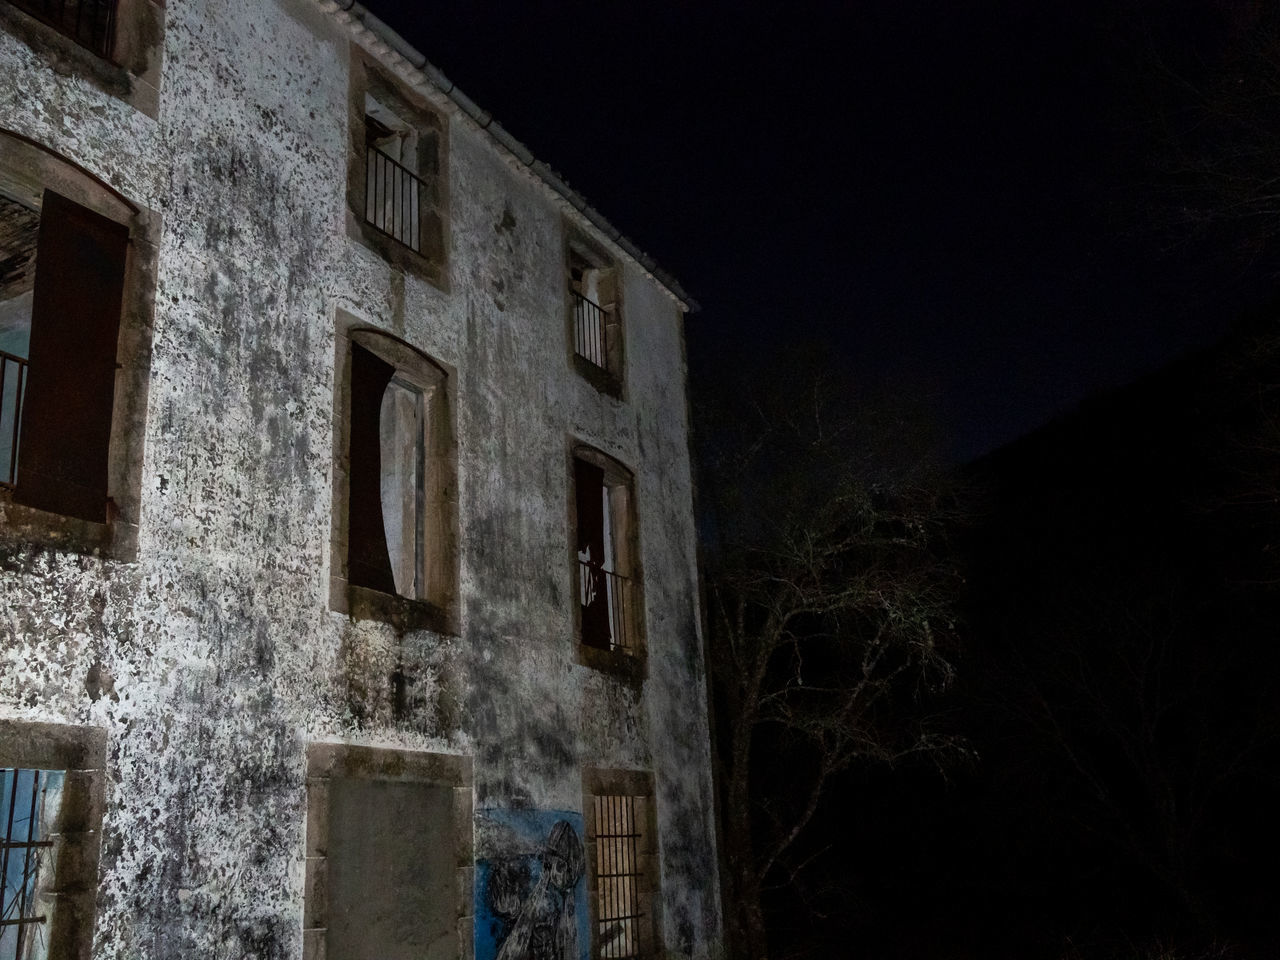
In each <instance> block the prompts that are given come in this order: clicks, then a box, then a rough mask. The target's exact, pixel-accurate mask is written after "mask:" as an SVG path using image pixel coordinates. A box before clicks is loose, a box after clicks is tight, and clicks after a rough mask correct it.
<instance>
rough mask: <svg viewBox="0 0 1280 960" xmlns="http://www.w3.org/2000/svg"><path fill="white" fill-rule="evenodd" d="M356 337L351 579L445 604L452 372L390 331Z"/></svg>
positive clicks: (449, 561)
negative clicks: (393, 336) (398, 338)
mask: <svg viewBox="0 0 1280 960" xmlns="http://www.w3.org/2000/svg"><path fill="white" fill-rule="evenodd" d="M352 337H353V338H352V339H351V340H350V341H349V343H350V358H351V365H350V379H349V381H348V387H347V402H348V404H349V406H348V408H347V417H348V419H347V431H348V432H347V443H346V453H347V456H346V458H345V462H346V468H347V469H346V476H347V485H346V491H345V493H346V500H347V511H346V513H347V516H346V531H345V532H346V538H345V539H346V544H345V547H346V557H347V562H346V581H347V584H348V585H349V586H352V587H362V588H365V589H367V590H374V591H377V592H378V593H382V594H387V595H391V596H398V597H404V598H405V599H408V600H416V601H425V602H427V603H430V604H433V605H435V606H436V607H438V608H439V609H440V610H442V611H444V610H447V609H448V608H449V606H450V603H451V601H452V598H453V589H454V588H453V584H454V582H455V581H454V579H453V578H454V577H455V576H456V574H455V572H454V567H453V559H454V553H453V549H454V548H453V543H454V537H456V533H455V532H454V531H455V528H454V523H455V517H456V513H455V506H454V503H455V501H454V499H453V496H454V494H453V484H454V479H453V478H454V477H455V476H456V473H455V472H454V471H455V467H454V461H453V459H452V458H453V453H452V436H453V434H452V429H451V426H450V424H451V420H450V413H449V397H448V382H447V381H448V374H447V373H446V371H444V370H443V369H442V368H440V367H438V366H437V365H436V364H435V363H434V362H432V361H431V360H429V359H428V358H426V357H424V356H422V355H421V354H419V353H417V351H415V350H413V349H412V348H410V347H408V346H407V345H406V344H403V343H400V342H399V341H396V340H394V339H392V338H390V337H387V336H385V335H382V334H379V333H375V332H373V331H363V330H360V331H355V332H354V333H353V335H352Z"/></svg>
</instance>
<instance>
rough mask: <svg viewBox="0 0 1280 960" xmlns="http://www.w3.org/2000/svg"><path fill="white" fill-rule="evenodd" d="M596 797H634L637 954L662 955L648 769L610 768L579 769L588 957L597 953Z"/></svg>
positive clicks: (655, 824) (652, 799)
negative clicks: (637, 825) (638, 828)
mask: <svg viewBox="0 0 1280 960" xmlns="http://www.w3.org/2000/svg"><path fill="white" fill-rule="evenodd" d="M601 796H626V797H633V798H635V799H636V800H637V801H638V803H637V806H639V807H640V808H641V809H640V810H638V811H637V819H641V821H642V827H641V838H640V839H641V842H640V843H639V845H638V846H639V850H638V859H639V862H640V875H641V877H642V880H641V885H640V893H639V897H638V901H639V906H640V911H641V913H642V914H643V915H644V917H645V918H647V922H645V923H642V924H641V925H640V935H641V943H640V954H639V956H640V957H641V958H656V957H659V956H662V955H663V954H662V949H661V946H662V895H661V893H662V877H661V869H660V862H659V858H658V851H659V844H658V811H657V801H656V799H655V793H654V778H653V773H652V772H650V771H648V770H624V769H618V768H610V767H592V766H587V767H583V770H582V818H583V833H584V834H585V837H584V838H583V839H584V843H585V847H586V860H587V884H588V886H587V915H588V918H589V922H590V927H591V958H592V960H596V958H598V957H599V956H600V941H599V938H600V923H599V921H598V919H597V918H598V917H599V915H600V889H599V878H598V877H597V875H596V874H597V866H596V839H595V838H596V822H595V803H594V799H595V798H596V797H601Z"/></svg>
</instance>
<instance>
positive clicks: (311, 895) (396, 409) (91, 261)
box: [0, 0, 721, 960]
mask: <svg viewBox="0 0 1280 960" xmlns="http://www.w3.org/2000/svg"><path fill="white" fill-rule="evenodd" d="M0 76H2V77H3V79H2V80H0V831H3V836H2V837H0V841H2V845H0V960H19V958H20V960H37V958H45V957H48V958H53V960H68V958H76V960H80V958H90V957H92V958H95V960H144V958H178V957H191V958H196V957H199V958H258V960H267V958H272V960H276V958H279V960H285V958H289V960H297V958H303V957H306V958H326V957H327V958H329V960H348V958H352V960H354V958H361V960H363V958H373V957H377V958H379V960H408V958H414V960H418V958H430V960H443V958H451V957H465V958H472V957H474V958H475V960H494V958H501V960H523V958H531V960H532V958H537V960H542V958H555V960H571V958H579V957H581V958H587V957H658V956H681V957H714V956H717V955H719V954H720V953H721V946H720V943H721V917H720V900H719V896H720V895H719V882H718V871H717V855H716V843H715V829H714V817H713V809H712V783H711V773H710V759H709V758H710V746H709V731H708V717H707V705H706V689H705V681H704V661H703V654H702V638H701V628H700V612H699V598H698V590H697V567H696V543H695V533H694V526H693V508H692V482H691V474H690V464H689V450H688V422H687V409H686V392H685V364H684V354H683V322H684V314H685V312H686V311H687V310H688V309H689V306H690V302H689V299H688V297H687V296H686V295H685V294H684V293H683V292H682V290H681V289H680V287H679V285H678V284H677V283H676V282H675V281H674V280H673V279H672V278H670V277H668V276H666V275H665V274H663V273H662V272H661V271H659V270H658V269H657V267H656V266H655V265H654V264H653V263H652V261H650V260H649V259H648V258H647V257H646V256H645V255H643V254H641V253H640V252H639V251H638V250H637V249H636V248H635V247H634V246H633V245H632V244H631V243H630V242H629V241H628V240H626V239H625V238H624V237H622V236H621V235H620V234H619V233H618V232H617V231H616V230H615V229H614V228H612V227H611V226H610V225H609V224H608V223H607V221H605V220H604V219H603V218H602V217H601V216H600V215H599V214H597V213H596V212H595V211H594V210H592V209H591V208H590V207H588V206H587V205H586V204H585V203H584V201H583V200H582V198H581V197H579V196H578V195H576V194H575V193H574V192H573V191H571V190H570V189H569V188H568V187H567V186H566V185H565V184H564V183H563V182H561V181H560V180H559V179H557V177H556V175H555V174H554V173H552V171H551V170H550V169H549V168H547V167H546V166H544V165H543V164H542V163H541V162H540V161H538V160H535V159H534V158H533V157H532V156H531V155H530V154H529V152H528V151H527V150H526V149H525V147H524V146H523V145H521V144H520V143H519V142H518V141H516V140H514V139H513V138H512V137H511V136H510V135H509V134H508V133H506V131H505V130H504V129H503V128H501V127H500V126H499V125H498V124H497V123H495V122H493V121H492V119H491V118H490V117H489V116H488V114H486V113H484V112H483V111H481V110H480V109H479V108H478V107H476V105H475V104H474V103H472V102H471V101H470V100H469V99H468V98H467V97H466V96H465V95H463V94H462V93H461V92H460V91H458V90H457V89H455V88H453V87H452V85H451V84H450V83H449V82H448V81H447V80H446V79H445V78H444V77H443V76H441V75H440V74H439V73H438V72H437V71H436V70H435V69H434V68H433V67H432V66H431V65H430V64H428V63H427V62H426V61H425V59H424V58H423V57H422V56H421V55H420V54H418V53H417V52H416V51H415V50H414V49H412V48H411V47H409V46H408V45H407V44H406V43H405V42H404V41H403V40H401V39H400V38H399V37H398V36H396V35H395V34H394V33H393V32H391V31H390V30H389V29H388V28H386V27H385V26H384V25H383V24H381V23H380V22H379V21H378V20H376V19H375V18H374V17H373V16H372V15H371V14H370V13H369V12H368V11H367V10H365V9H364V8H363V7H361V6H360V5H359V4H356V3H354V2H352V0H338V2H333V0H169V2H168V3H165V2H164V0H0Z"/></svg>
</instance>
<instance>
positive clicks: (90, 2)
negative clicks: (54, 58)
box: [9, 0, 117, 60]
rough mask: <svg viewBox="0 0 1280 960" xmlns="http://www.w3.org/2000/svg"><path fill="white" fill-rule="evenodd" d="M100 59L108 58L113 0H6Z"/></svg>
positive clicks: (112, 32) (113, 31)
mask: <svg viewBox="0 0 1280 960" xmlns="http://www.w3.org/2000/svg"><path fill="white" fill-rule="evenodd" d="M9 2H10V3H12V4H13V5H14V6H15V7H17V8H18V9H19V10H25V11H26V12H27V13H29V14H31V16H33V17H35V18H36V19H37V20H41V21H43V22H44V23H47V24H48V25H49V26H51V27H53V28H54V29H55V30H57V31H59V32H60V33H64V34H66V35H67V36H68V37H70V38H71V39H72V40H74V41H75V42H76V43H78V44H80V45H81V46H82V47H85V48H86V49H88V50H91V51H93V52H94V53H96V54H97V55H98V56H100V57H103V58H104V59H108V60H109V59H110V58H111V52H112V47H113V45H114V43H115V34H116V7H117V0H9Z"/></svg>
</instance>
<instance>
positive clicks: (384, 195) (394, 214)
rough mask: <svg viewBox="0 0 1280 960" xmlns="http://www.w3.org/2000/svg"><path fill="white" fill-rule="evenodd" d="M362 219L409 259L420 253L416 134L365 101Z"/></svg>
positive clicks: (386, 111) (375, 103)
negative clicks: (408, 252)
mask: <svg viewBox="0 0 1280 960" xmlns="http://www.w3.org/2000/svg"><path fill="white" fill-rule="evenodd" d="M364 123H365V149H366V151H367V160H368V162H367V164H366V167H365V214H364V215H365V219H366V220H367V221H368V222H369V223H370V224H372V225H373V226H374V227H377V228H378V229H379V230H381V231H382V232H383V233H385V234H387V235H388V236H389V237H392V238H393V239H395V240H397V241H399V242H400V243H402V244H404V245H405V246H406V247H408V248H409V249H410V250H412V251H414V252H415V253H421V252H422V199H423V191H424V190H425V189H426V184H425V183H424V181H423V180H422V178H421V177H419V176H418V175H417V173H416V172H415V171H417V170H418V139H419V138H418V134H417V131H416V130H414V128H413V127H412V126H411V125H410V124H408V123H406V122H405V121H404V120H402V119H400V118H399V117H398V116H396V114H395V113H394V112H392V111H391V110H389V109H388V108H387V107H386V106H385V105H384V104H382V103H379V102H378V101H377V100H375V99H374V98H373V97H372V96H369V95H366V96H365V117H364Z"/></svg>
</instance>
